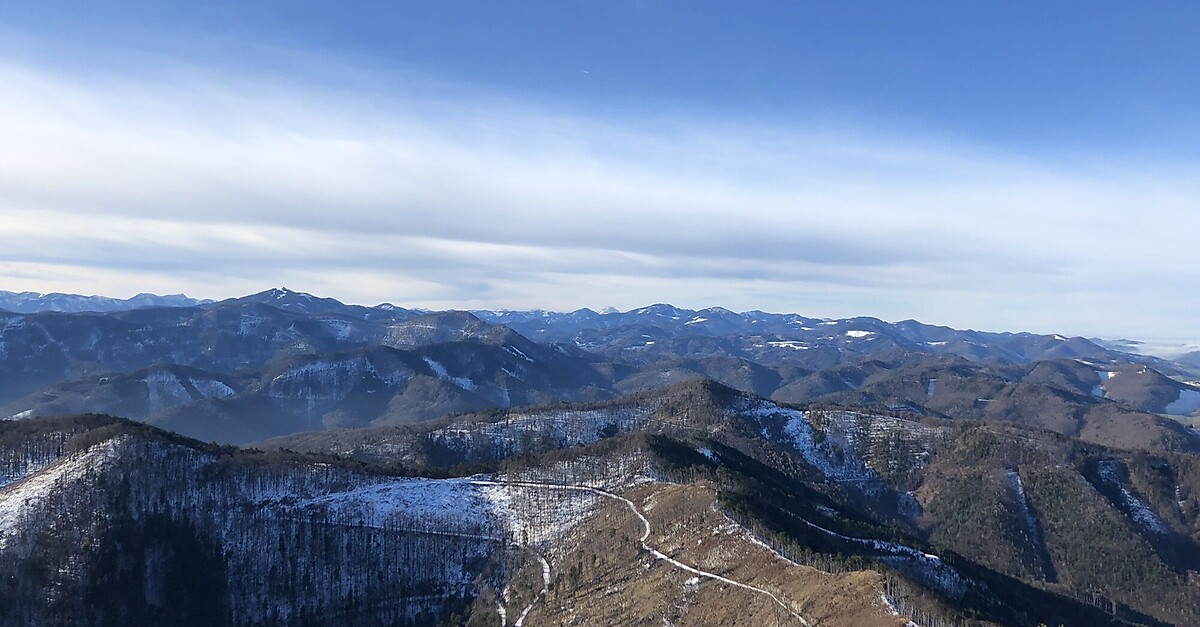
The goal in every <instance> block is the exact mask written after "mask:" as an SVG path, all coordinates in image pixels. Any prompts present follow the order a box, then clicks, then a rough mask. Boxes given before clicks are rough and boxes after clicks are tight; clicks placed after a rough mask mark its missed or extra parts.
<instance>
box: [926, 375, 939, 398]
mask: <svg viewBox="0 0 1200 627" xmlns="http://www.w3.org/2000/svg"><path fill="white" fill-rule="evenodd" d="M936 389H937V379H930V380H929V383H928V384H926V386H925V396H930V397H932V396H933V392H934V390H936Z"/></svg>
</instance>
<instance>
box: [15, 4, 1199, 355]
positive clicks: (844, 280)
mask: <svg viewBox="0 0 1200 627" xmlns="http://www.w3.org/2000/svg"><path fill="white" fill-rule="evenodd" d="M64 16H69V17H70V19H64ZM1197 26H1200V8H1197V7H1191V6H1177V7H1172V10H1170V11H1167V10H1165V9H1161V8H1158V9H1157V10H1149V9H1147V8H1146V7H1135V6H1132V5H1128V4H1122V3H1115V2H1113V3H1107V2H1102V3H1062V4H1056V5H1055V6H1052V7H1051V6H1044V5H1040V4H1036V3H1008V4H1005V5H1004V6H994V7H978V6H973V7H967V6H962V5H956V4H953V3H923V4H918V5H911V4H910V5H906V6H904V7H900V6H898V5H894V4H891V3H883V2H880V3H857V4H855V6H853V7H834V6H825V5H820V4H816V3H812V4H803V5H797V4H794V3H764V4H760V5H755V7H754V8H753V9H747V8H744V7H738V8H736V9H735V8H731V7H730V6H727V5H721V4H718V3H712V4H707V3H683V2H661V3H643V2H632V1H618V2H611V3H604V4H598V3H597V4H587V3H555V4H552V5H550V4H548V5H545V6H538V7H533V6H532V5H529V4H517V3H460V4H450V3H437V4H436V5H432V6H426V5H425V4H424V3H420V4H417V5H414V6H405V7H397V6H392V3H382V2H380V3H373V2H364V3H355V4H354V5H353V6H347V5H338V6H337V7H334V6H333V5H327V4H326V3H316V2H301V3H292V2H289V3H282V2H264V3H255V4H253V5H252V6H244V3H232V2H230V3H205V6H186V7H181V6H177V3H168V2H136V3H135V2H115V3H107V4H106V6H104V7H98V6H96V5H94V4H93V3H85V2H48V3H5V4H4V7H3V11H2V13H0V51H2V52H3V56H0V94H2V96H0V212H2V214H0V215H2V216H3V220H0V289H7V290H16V291H20V290H32V291H39V292H51V291H61V292H73V293H84V294H104V295H109V296H122V297H124V296H131V295H133V294H134V293H137V292H143V291H149V292H158V293H175V292H184V293H187V294H188V295H190V296H193V297H200V298H217V299H219V298H224V297H228V296H234V295H240V294H246V293H251V292H255V291H259V290H261V289H264V288H265V287H268V286H270V285H276V284H283V285H287V286H289V287H291V288H293V289H297V290H303V291H306V292H311V293H314V294H317V295H320V296H332V297H335V298H338V299H339V300H343V301H346V302H354V303H365V304H373V303H378V302H384V301H390V302H394V303H396V304H398V305H402V306H406V307H429V308H459V309H470V308H499V307H506V308H515V309H529V308H544V309H556V310H572V309H576V308H579V307H591V308H593V309H600V308H602V307H604V306H610V305H611V306H616V307H618V308H620V309H630V308H634V307H638V306H642V305H646V304H649V303H654V302H670V303H672V304H675V305H678V306H681V307H689V308H704V307H709V306H718V305H719V306H723V307H727V308H730V309H735V310H750V309H761V310H767V311H786V312H798V313H802V314H805V315H810V316H817V317H849V316H855V315H866V316H874V317H879V318H883V319H887V320H900V319H906V318H915V319H918V320H921V321H923V322H928V323H934V324H945V325H949V326H954V327H958V328H979V329H987V330H1028V331H1035V332H1061V333H1066V334H1071V335H1085V336H1101V337H1108V338H1116V337H1132V338H1161V337H1181V338H1194V337H1196V336H1197V335H1200V333H1197V332H1196V331H1195V323H1194V315H1195V312H1196V311H1200V289H1198V288H1200V273H1197V271H1196V268H1198V267H1200V247H1197V246H1196V245H1195V240H1196V234H1197V233H1200V212H1198V211H1197V209H1198V207H1197V206H1196V205H1197V201H1196V199H1197V198H1200V195H1198V194H1197V192H1198V191H1200V189H1198V188H1200V177H1197V176H1196V174H1197V162H1196V158H1195V155H1196V154H1200V151H1198V150H1197V148H1200V133H1198V132H1197V130H1198V129H1200V112H1198V111H1197V110H1196V108H1195V107H1194V103H1195V102H1197V101H1200V63H1198V61H1200V54H1198V53H1200V43H1197V40H1196V38H1195V37H1194V33H1195V32H1196V27H1197Z"/></svg>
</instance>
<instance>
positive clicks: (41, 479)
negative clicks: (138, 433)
mask: <svg viewBox="0 0 1200 627" xmlns="http://www.w3.org/2000/svg"><path fill="white" fill-rule="evenodd" d="M127 439H128V436H122V437H119V438H113V439H111V440H107V441H105V442H101V443H100V444H97V445H95V446H92V447H91V448H89V449H87V450H85V451H81V452H79V453H75V454H74V455H71V456H69V457H66V458H63V459H61V460H59V461H58V462H56V463H54V464H52V465H50V466H49V467H47V468H45V469H43V470H42V471H40V472H37V473H34V474H32V475H28V476H26V477H25V478H24V479H21V480H19V481H17V482H15V483H13V484H11V485H8V486H6V487H4V488H3V489H0V550H3V549H5V548H7V547H8V543H9V542H11V540H12V537H13V535H14V534H15V533H18V532H19V531H20V530H21V528H22V527H23V526H24V523H25V521H26V519H27V518H29V517H30V516H36V515H37V514H38V513H39V512H38V507H37V504H38V503H40V502H41V501H44V500H46V499H48V498H51V497H52V496H53V495H54V494H55V493H57V492H60V491H61V490H62V489H63V488H62V486H65V485H67V484H70V483H73V482H77V481H86V480H88V479H89V478H95V477H98V476H99V474H100V471H101V469H103V468H104V467H105V466H107V465H108V464H110V463H112V462H113V461H114V460H115V459H116V458H117V455H118V449H119V447H120V446H121V445H122V444H123V443H124V442H125V441H126V440H127Z"/></svg>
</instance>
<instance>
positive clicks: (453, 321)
mask: <svg viewBox="0 0 1200 627" xmlns="http://www.w3.org/2000/svg"><path fill="white" fill-rule="evenodd" d="M1188 368H1189V367H1188V366H1187V365H1185V364H1181V363H1174V362H1166V361H1163V360H1155V358H1150V357H1143V356H1138V355H1131V354H1127V353H1122V352H1120V351H1115V350H1111V349H1106V348H1104V347H1102V346H1098V345H1096V344H1095V343H1092V342H1090V341H1088V340H1086V339H1084V338H1067V337H1064V336H1061V335H1037V334H1032V333H983V332H977V331H959V330H955V329H951V328H948V327H938V326H931V325H925V324H921V323H919V322H916V321H911V320H910V321H903V322H898V323H889V322H885V321H882V320H879V319H876V318H867V317H859V318H850V319H844V320H822V319H816V318H808V317H805V316H801V315H798V314H771V313H765V312H761V311H749V312H743V313H736V312H733V311H730V310H728V309H724V308H719V307H713V308H708V309H703V310H689V309H681V308H678V307H674V306H671V305H666V304H658V305H651V306H648V307H642V308H639V309H634V310H631V311H627V312H623V313H622V312H610V313H604V314H601V313H597V312H595V311H592V310H590V309H581V310H578V311H575V312H569V313H557V312H548V311H527V312H519V311H477V312H474V313H472V312H467V311H443V312H429V311H425V310H419V309H405V308H402V307H397V306H395V305H391V304H382V305H377V306H374V307H367V306H362V305H347V304H345V303H342V302H340V301H338V300H336V299H333V298H321V297H317V296H313V295H311V294H306V293H303V292H296V291H292V290H289V289H286V288H282V287H280V288H274V289H270V290H265V291H262V292H259V293H256V294H251V295H248V296H243V297H239V298H230V299H225V300H222V301H219V302H213V303H202V304H196V305H188V306H158V307H142V308H137V309H128V310H121V311H113V312H75V313H72V312H58V311H53V312H50V311H46V312H37V313H27V314H22V313H10V312H0V418H11V419H28V418H36V417H42V416H53V415H61V414H71V413H86V412H104V413H111V414H116V415H121V416H125V417H127V418H132V419H136V420H140V421H144V422H148V423H150V424H154V425H158V426H161V427H164V428H168V429H171V430H174V431H177V432H180V433H182V434H185V435H188V436H191V437H198V438H202V439H205V440H214V441H219V442H228V443H244V442H249V441H255V440H260V439H263V438H268V437H274V436H283V435H287V434H291V433H296V432H300V431H311V430H321V429H334V428H346V427H366V426H386V425H393V424H407V423H413V422H418V421H422V420H427V419H431V418H436V417H439V416H444V415H446V414H449V413H454V412H464V411H482V410H487V409H490V408H507V407H513V406H522V405H529V404H537V403H550V402H556V401H568V402H571V401H574V402H578V401H600V400H604V399H610V398H614V397H617V396H620V395H623V394H628V393H632V392H638V391H643V390H652V389H656V388H660V387H662V386H665V385H670V384H673V383H681V382H684V381H688V380H691V379H711V380H714V381H718V382H720V383H722V384H724V385H727V386H730V387H733V388H736V389H739V390H743V391H746V392H750V393H753V394H756V395H759V396H761V397H763V398H769V399H771V400H773V401H776V402H783V403H825V404H835V405H841V406H846V407H860V408H871V409H874V410H876V411H903V412H910V413H913V414H918V415H924V416H931V417H945V418H968V419H976V420H980V419H982V420H998V421H1016V422H1024V423H1026V424H1033V425H1036V426H1041V427H1045V428H1050V429H1054V430H1056V431H1059V432H1061V433H1064V434H1067V435H1075V436H1079V437H1082V438H1084V439H1087V440H1090V441H1094V442H1097V443H1101V444H1107V445H1114V446H1126V447H1150V448H1157V449H1169V450H1193V449H1195V448H1197V440H1196V437H1195V436H1194V435H1193V434H1191V433H1189V432H1187V431H1185V430H1184V427H1183V426H1180V425H1179V424H1177V423H1176V420H1178V421H1181V422H1182V423H1183V425H1188V424H1191V423H1192V421H1194V420H1195V419H1197V418H1200V387H1198V386H1196V385H1192V384H1189V383H1187V381H1189V380H1194V377H1193V378H1188V377H1187V376H1181V374H1180V373H1181V372H1185V371H1186V370H1187V369H1188ZM935 380H940V382H936V381H935ZM1153 414H1159V416H1155V415H1153ZM1164 415H1165V416H1164Z"/></svg>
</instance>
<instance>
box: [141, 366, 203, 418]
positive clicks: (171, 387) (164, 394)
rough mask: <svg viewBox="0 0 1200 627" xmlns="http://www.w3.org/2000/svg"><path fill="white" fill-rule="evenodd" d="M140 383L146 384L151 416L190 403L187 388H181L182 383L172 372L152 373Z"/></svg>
mask: <svg viewBox="0 0 1200 627" xmlns="http://www.w3.org/2000/svg"><path fill="white" fill-rule="evenodd" d="M142 382H143V383H145V384H146V393H147V394H148V396H149V399H148V403H149V405H150V408H149V409H150V413H151V414H157V413H158V412H161V411H163V410H165V409H169V408H171V407H175V406H176V405H184V404H187V403H190V402H192V395H191V394H189V393H188V391H187V388H185V387H183V383H182V382H180V381H179V377H177V376H175V373H173V372H170V371H168V370H160V371H158V372H153V373H150V374H148V375H146V378H144V379H142Z"/></svg>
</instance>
